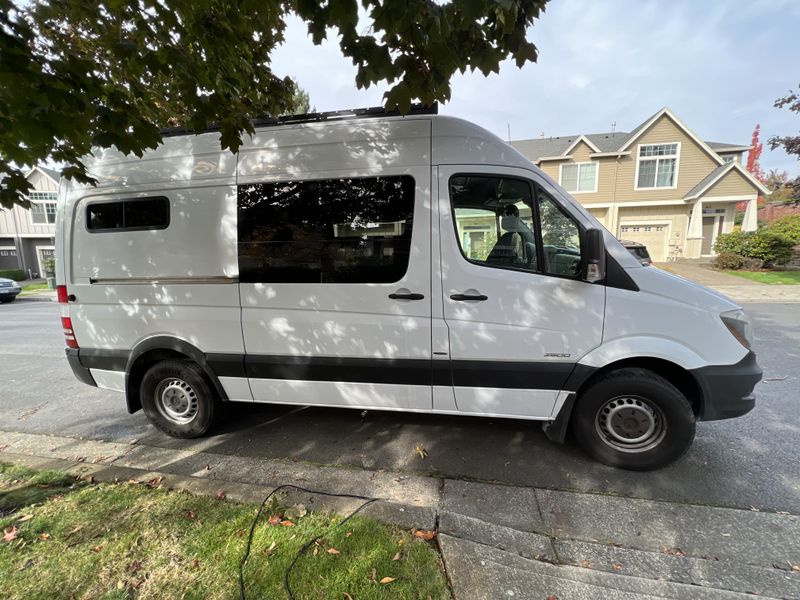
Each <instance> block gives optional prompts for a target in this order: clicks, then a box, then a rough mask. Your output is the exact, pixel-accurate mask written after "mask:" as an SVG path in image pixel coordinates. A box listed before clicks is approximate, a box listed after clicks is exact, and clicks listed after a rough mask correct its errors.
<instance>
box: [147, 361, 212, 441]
mask: <svg viewBox="0 0 800 600" xmlns="http://www.w3.org/2000/svg"><path fill="white" fill-rule="evenodd" d="M139 394H140V398H141V401H142V408H143V409H144V414H145V415H147V418H148V419H149V421H150V422H151V423H152V424H153V425H155V426H156V427H157V428H158V429H160V430H161V431H163V432H164V433H166V434H167V435H170V436H172V437H175V438H197V437H201V436H203V435H205V434H206V433H208V432H209V431H210V430H211V428H212V427H213V426H214V421H215V418H216V416H217V412H218V398H217V394H216V392H215V391H214V388H213V386H212V385H211V384H210V383H209V381H208V379H207V378H206V376H205V373H203V370H202V369H201V368H200V367H199V366H197V365H196V364H195V363H193V362H192V361H189V360H165V361H162V362H159V363H156V364H155V365H153V366H152V367H150V368H149V369H148V370H147V372H146V373H145V374H144V377H143V378H142V383H141V386H140V388H139ZM176 398H177V399H176ZM168 405H169V408H167V406H168ZM183 406H186V409H185V412H184V415H183V417H182V418H178V416H175V418H171V417H170V414H174V415H177V413H178V412H179V410H181V409H183Z"/></svg>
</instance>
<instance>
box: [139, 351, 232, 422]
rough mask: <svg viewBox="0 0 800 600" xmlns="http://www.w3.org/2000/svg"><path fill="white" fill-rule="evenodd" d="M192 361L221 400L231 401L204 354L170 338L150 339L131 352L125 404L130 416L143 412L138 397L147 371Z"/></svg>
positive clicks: (140, 400)
mask: <svg viewBox="0 0 800 600" xmlns="http://www.w3.org/2000/svg"><path fill="white" fill-rule="evenodd" d="M187 359H188V360H190V361H192V362H193V363H195V364H197V365H198V366H199V367H200V368H201V369H202V370H203V373H204V374H205V376H206V377H207V378H208V381H209V382H210V383H211V385H212V386H213V387H214V389H215V391H216V392H217V395H218V397H219V398H220V399H221V400H222V401H223V402H224V401H227V400H228V396H227V395H226V394H225V390H224V389H223V388H222V385H221V384H220V382H219V380H218V379H217V376H216V375H215V374H214V372H213V371H212V370H211V368H210V367H209V366H208V361H207V360H206V356H205V354H203V352H201V351H200V350H199V349H197V348H196V347H195V346H193V345H191V344H190V343H189V342H186V341H184V340H181V339H178V338H173V337H169V336H158V337H152V338H147V339H146V340H143V341H142V342H141V343H139V344H138V345H136V346H135V347H134V348H133V350H132V351H131V355H130V358H129V359H128V365H127V368H126V369H125V401H126V403H127V405H128V413H130V414H133V413H135V412H137V411H139V410H141V409H142V399H141V397H140V395H139V389H140V387H141V383H142V378H143V377H144V374H145V373H146V372H147V370H148V369H149V368H150V367H152V366H153V365H154V364H156V363H158V362H161V361H164V360H187Z"/></svg>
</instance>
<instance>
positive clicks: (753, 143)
mask: <svg viewBox="0 0 800 600" xmlns="http://www.w3.org/2000/svg"><path fill="white" fill-rule="evenodd" d="M760 134H761V125H760V124H758V123H756V128H755V129H754V130H753V138H752V139H751V140H750V150H749V151H748V152H747V170H748V171H750V173H751V174H752V175H753V177H755V178H756V179H758V180H759V181H760V182H761V183H766V181H767V176H766V174H765V173H764V171H762V170H761V165H760V164H759V162H758V159H759V158H760V157H761V152H762V150H764V144H762V143H761V142H759V141H758V137H759V135H760Z"/></svg>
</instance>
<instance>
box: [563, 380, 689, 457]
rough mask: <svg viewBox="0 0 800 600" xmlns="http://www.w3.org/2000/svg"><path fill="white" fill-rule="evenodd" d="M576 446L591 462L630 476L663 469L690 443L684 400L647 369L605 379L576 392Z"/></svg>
mask: <svg viewBox="0 0 800 600" xmlns="http://www.w3.org/2000/svg"><path fill="white" fill-rule="evenodd" d="M572 428H573V431H574V434H575V437H576V439H577V440H578V443H579V444H580V445H581V446H582V447H583V449H584V450H585V451H586V452H587V453H588V454H589V455H591V456H592V457H593V458H594V459H595V460H597V461H599V462H601V463H604V464H606V465H611V466H612V467H619V468H622V469H630V470H633V471H648V470H651V469H658V468H660V467H664V466H666V465H668V464H670V463H671V462H673V461H675V460H677V459H678V458H680V457H681V456H683V454H684V453H685V452H686V451H687V450H688V449H689V447H690V446H691V445H692V442H693V441H694V432H695V416H694V412H693V411H692V407H691V405H690V404H689V401H688V400H687V399H686V397H685V396H684V395H683V394H681V392H680V391H679V390H678V389H677V388H676V387H675V386H674V385H672V384H671V383H670V382H669V381H667V380H666V379H664V378H663V377H661V376H660V375H656V374H655V373H653V372H652V371H648V370H647V369H638V368H625V369H619V370H617V371H612V372H609V373H606V374H605V375H603V376H602V377H600V378H599V379H598V380H597V381H595V382H593V383H592V384H591V385H590V386H589V387H588V388H587V389H586V390H585V391H583V392H581V395H580V397H579V398H578V402H577V404H576V405H575V409H574V411H573V413H572Z"/></svg>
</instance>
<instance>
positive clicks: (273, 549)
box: [264, 542, 316, 556]
mask: <svg viewBox="0 0 800 600" xmlns="http://www.w3.org/2000/svg"><path fill="white" fill-rule="evenodd" d="M277 547H278V544H276V543H275V542H272V543H271V544H270V545H269V548H267V549H266V550H264V554H266V555H267V556H272V553H273V552H275V548H277ZM314 550H316V548H314Z"/></svg>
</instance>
